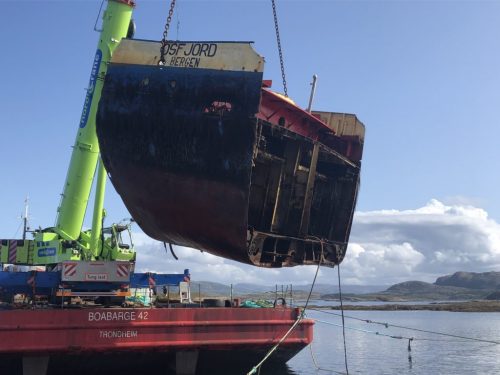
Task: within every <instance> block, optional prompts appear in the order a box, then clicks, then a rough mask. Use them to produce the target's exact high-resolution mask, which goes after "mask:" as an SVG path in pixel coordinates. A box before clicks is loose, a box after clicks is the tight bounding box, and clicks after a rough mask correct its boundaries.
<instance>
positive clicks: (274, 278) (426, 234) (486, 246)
mask: <svg viewBox="0 0 500 375" xmlns="http://www.w3.org/2000/svg"><path fill="white" fill-rule="evenodd" d="M134 243H135V244H136V248H137V251H138V262H137V269H138V270H140V271H154V272H163V273H174V272H183V270H184V268H189V269H190V270H191V274H192V276H193V279H194V280H209V281H216V282H221V283H225V284H229V283H257V284H265V285H273V284H289V283H293V284H305V283H310V282H311V281H312V279H313V277H314V273H315V271H316V267H314V266H303V267H294V268H283V269H264V268H257V267H252V266H248V265H244V264H240V263H237V262H234V261H230V260H227V259H223V258H220V257H217V256H214V255H211V254H208V253H206V252H204V253H202V252H200V251H197V250H192V249H188V248H184V247H177V246H174V250H175V252H176V254H177V256H178V257H179V261H176V260H174V259H173V257H172V256H171V254H170V252H169V251H168V252H165V249H164V248H163V244H162V243H160V242H156V241H154V240H152V239H150V238H148V237H147V236H146V235H144V234H142V233H137V234H136V235H135V236H134ZM499 268H500V224H498V223H497V222H495V221H494V220H492V219H489V218H488V214H487V212H486V211H484V210H483V209H481V208H477V207H474V206H471V205H467V204H461V203H457V204H449V205H446V204H444V203H442V202H440V201H437V200H431V201H430V202H429V203H427V204H426V205H425V206H423V207H420V208H416V209H411V210H402V211H398V210H379V211H370V212H357V213H356V215H355V218H354V225H353V230H352V234H351V243H350V245H349V248H348V252H347V256H346V258H345V260H344V262H343V263H342V265H341V273H342V278H343V283H345V284H373V285H383V284H393V283H396V282H401V281H406V280H423V281H434V279H435V278H436V277H438V276H442V275H444V274H449V273H453V272H456V271H459V270H463V271H476V272H483V271H490V270H495V269H496V270H498V269H499ZM334 272H335V273H334ZM319 282H322V283H335V282H336V271H333V272H332V271H331V270H329V269H322V270H321V271H320V277H319Z"/></svg>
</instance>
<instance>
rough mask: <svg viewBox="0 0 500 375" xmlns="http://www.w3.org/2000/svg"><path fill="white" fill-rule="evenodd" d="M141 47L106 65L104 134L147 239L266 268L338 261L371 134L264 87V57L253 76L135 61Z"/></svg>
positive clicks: (100, 122)
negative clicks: (366, 140) (344, 126)
mask: <svg viewBox="0 0 500 375" xmlns="http://www.w3.org/2000/svg"><path fill="white" fill-rule="evenodd" d="M122 43H123V42H122ZM142 43H153V42H142ZM208 45H210V46H211V45H215V44H214V43H208ZM137 48H139V47H134V48H130V46H129V51H128V52H126V53H122V54H121V55H120V53H118V54H117V56H119V59H120V61H118V62H116V61H115V62H114V63H112V64H111V65H110V66H109V68H108V73H107V76H106V81H105V85H104V89H103V94H102V98H101V102H100V104H99V111H98V115H97V133H98V137H99V142H100V146H101V153H102V159H103V161H104V164H105V166H106V169H107V171H108V173H109V174H110V177H111V181H112V182H113V184H114V186H115V188H116V190H117V191H118V193H119V194H120V195H121V197H122V199H123V201H124V202H125V204H126V206H127V208H128V209H129V211H130V213H131V214H132V216H133V217H134V218H135V220H136V221H137V223H138V224H139V226H140V227H141V228H142V229H143V230H144V232H145V233H146V234H148V235H149V236H151V237H153V238H155V239H157V240H160V241H165V242H170V243H173V244H177V245H182V246H188V247H192V248H195V249H200V250H204V251H208V252H210V253H213V254H215V255H219V256H222V257H225V258H229V259H234V260H237V261H239V262H243V263H248V264H252V265H256V266H261V267H282V266H295V265H300V264H318V263H319V262H321V263H322V264H324V265H327V266H334V265H336V264H338V263H339V262H341V261H342V259H343V257H344V255H345V251H346V248H347V242H348V238H349V232H350V228H351V223H352V216H353V212H354V206H355V202H356V195H357V191H358V186H359V172H360V159H361V153H362V145H363V135H364V134H362V133H360V132H359V131H358V132H357V133H356V132H354V133H352V132H351V133H352V134H351V133H349V134H347V133H348V132H346V131H345V129H342V130H340V131H339V126H338V124H337V125H336V122H335V121H336V120H338V119H339V117H338V116H337V117H336V116H335V114H329V113H326V114H328V115H329V116H330V117H329V118H328V120H331V121H330V123H328V121H327V122H323V121H321V120H319V119H318V117H319V116H325V113H323V114H318V115H317V116H313V115H311V114H310V113H307V112H304V111H303V110H301V109H299V108H298V107H297V106H295V105H294V104H293V103H291V102H290V101H289V100H288V99H284V98H282V97H281V96H279V95H277V94H275V93H273V92H271V91H269V90H268V89H263V88H262V85H263V82H262V64H261V63H260V60H259V59H258V58H256V59H255V61H259V64H258V66H259V68H258V69H253V70H251V69H248V68H245V69H239V70H238V69H236V68H232V69H229V70H228V69H222V68H220V69H215V66H214V65H213V63H212V62H211V64H212V65H208V67H207V68H203V67H177V66H162V67H159V66H157V65H156V64H155V63H154V61H157V57H155V56H151V57H150V58H149V59H146V62H144V61H137V59H134V58H132V59H130V60H131V61H128V60H127V54H128V55H131V53H130V51H131V50H137ZM148 48H150V46H149V45H143V44H141V45H140V49H141V56H144V55H145V53H144V51H145V50H148ZM189 48H191V47H190V45H189V44H187V46H184V49H189ZM174 49H175V48H170V47H169V50H174ZM191 49H192V48H191ZM213 49H215V50H217V48H213ZM213 49H212V50H213ZM151 50H152V51H153V50H154V49H151ZM177 50H178V47H177ZM219 50H222V48H219ZM170 61H171V62H172V64H176V61H179V60H176V59H175V56H173V57H172V59H171V60H170ZM167 62H168V60H167ZM200 64H201V65H203V60H202V61H201V63H200ZM234 65H235V66H238V64H237V63H235V64H234ZM240 65H242V64H240ZM224 66H226V65H224ZM332 116H333V117H332ZM334 120H335V121H334ZM355 122H356V124H357V125H358V126H361V127H362V124H361V123H359V121H357V119H355ZM359 124H361V125H359ZM335 126H336V128H335ZM351 128H352V127H351ZM362 128H363V131H364V127H362ZM343 133H346V134H345V135H344V134H343Z"/></svg>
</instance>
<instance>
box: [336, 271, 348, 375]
mask: <svg viewBox="0 0 500 375" xmlns="http://www.w3.org/2000/svg"><path fill="white" fill-rule="evenodd" d="M337 275H338V277H339V299H340V311H341V312H342V337H343V339H344V363H345V372H346V374H347V375H349V369H348V367H347V346H346V344H345V320H344V304H343V302H342V287H341V286H340V285H341V283H340V264H339V265H338V266H337Z"/></svg>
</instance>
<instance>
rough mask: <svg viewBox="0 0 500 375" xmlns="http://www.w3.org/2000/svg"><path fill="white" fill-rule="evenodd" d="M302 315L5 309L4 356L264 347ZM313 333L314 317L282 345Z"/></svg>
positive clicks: (301, 342) (0, 323) (0, 343)
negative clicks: (8, 354)
mask: <svg viewBox="0 0 500 375" xmlns="http://www.w3.org/2000/svg"><path fill="white" fill-rule="evenodd" d="M297 314H298V311H297V310H296V309H244V308H179V309H82V310H78V311H75V310H43V311H41V310H34V311H0V354H7V353H10V354H25V353H47V354H56V353H68V354H71V353H74V354H77V353H82V352H104V351H106V352H108V353H109V352H110V351H113V352H116V351H143V352H144V351H151V350H156V351H176V350H186V349H187V350H228V349H231V350H232V349H238V348H240V349H243V348H248V349H249V350H250V351H251V350H259V351H261V350H263V349H264V348H269V347H270V346H272V345H273V344H275V343H277V342H278V341H279V340H280V339H281V337H282V336H283V335H284V334H285V333H286V332H287V330H288V329H289V327H290V326H291V325H292V324H293V322H294V321H295V319H296V317H297ZM312 336H313V321H312V320H308V319H305V320H303V321H302V322H301V324H299V325H298V326H297V328H296V329H295V330H294V331H293V333H292V334H291V335H290V336H289V337H288V339H287V340H286V341H285V342H284V343H283V344H282V345H283V347H284V348H287V347H288V348H289V349H290V353H293V354H295V353H296V352H298V351H299V350H300V349H302V348H303V347H305V346H306V345H308V344H309V343H310V342H311V341H312ZM290 358H291V357H290ZM290 358H288V359H290ZM288 359H286V360H288Z"/></svg>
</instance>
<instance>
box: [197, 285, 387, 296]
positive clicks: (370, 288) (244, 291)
mask: <svg viewBox="0 0 500 375" xmlns="http://www.w3.org/2000/svg"><path fill="white" fill-rule="evenodd" d="M199 288H200V289H201V294H202V295H204V296H229V294H230V291H231V285H226V284H221V283H215V282H212V281H193V282H191V293H192V294H193V295H197V293H198V289H199ZM286 288H287V285H283V289H284V291H287V289H286ZM386 288H387V285H342V292H343V293H354V294H359V293H374V292H380V291H383V290H385V289H386ZM292 289H293V294H294V295H296V296H297V297H302V296H303V295H306V294H307V293H309V290H310V289H311V284H305V285H292ZM275 290H276V285H259V284H250V283H239V284H234V285H233V295H235V296H245V295H251V296H255V295H263V296H264V295H266V294H269V295H271V294H273V293H274V292H275ZM337 291H338V286H337V285H334V284H316V285H315V286H314V298H318V297H319V295H320V294H326V293H334V292H337ZM288 292H289V290H288ZM278 293H281V284H279V285H278Z"/></svg>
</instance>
